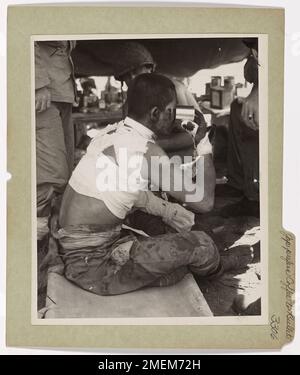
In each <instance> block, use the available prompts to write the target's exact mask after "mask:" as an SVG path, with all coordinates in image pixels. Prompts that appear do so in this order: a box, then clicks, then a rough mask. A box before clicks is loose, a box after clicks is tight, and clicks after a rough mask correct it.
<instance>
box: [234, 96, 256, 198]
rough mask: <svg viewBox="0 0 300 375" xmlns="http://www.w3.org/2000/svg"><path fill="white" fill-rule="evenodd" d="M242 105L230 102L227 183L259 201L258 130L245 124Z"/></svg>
mask: <svg viewBox="0 0 300 375" xmlns="http://www.w3.org/2000/svg"><path fill="white" fill-rule="evenodd" d="M241 110H242V105H241V104H239V103H238V102H237V101H234V102H232V104H231V110H230V121H229V131H228V158H227V167H228V184H229V185H231V186H233V187H234V188H236V189H239V190H242V191H243V192H244V195H245V196H246V197H247V198H248V199H249V200H253V201H259V132H258V131H256V130H253V129H251V128H249V127H248V126H246V125H245V124H244V122H243V120H242V118H241Z"/></svg>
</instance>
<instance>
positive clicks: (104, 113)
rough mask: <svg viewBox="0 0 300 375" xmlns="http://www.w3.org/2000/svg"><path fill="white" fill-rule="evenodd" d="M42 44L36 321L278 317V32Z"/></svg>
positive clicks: (36, 59)
mask: <svg viewBox="0 0 300 375" xmlns="http://www.w3.org/2000/svg"><path fill="white" fill-rule="evenodd" d="M31 43H32V54H31V56H32V112H33V119H34V120H33V121H34V124H33V137H34V140H35V142H33V143H34V144H35V150H34V152H33V155H32V158H33V164H34V165H35V170H34V172H33V174H34V175H33V176H32V178H33V181H35V183H34V184H33V185H34V186H33V193H32V194H33V197H34V199H33V202H34V204H35V208H34V210H33V215H34V217H33V218H32V220H33V223H35V226H34V232H35V233H34V236H33V237H34V238H35V241H34V242H35V246H36V247H35V246H34V247H33V249H32V251H33V267H32V270H33V271H32V285H33V292H32V294H33V297H34V298H33V306H32V316H33V318H32V319H33V321H35V322H38V323H36V324H43V323H45V324H51V323H53V322H54V323H53V324H57V323H58V324H59V322H60V321H61V322H64V324H72V322H78V324H81V322H84V321H85V320H87V322H89V321H91V320H93V322H95V324H97V321H98V322H99V324H105V322H109V324H114V321H116V322H118V324H122V322H123V321H124V324H133V322H134V324H139V322H142V323H141V324H147V322H148V320H149V322H153V321H154V322H156V323H157V324H160V322H163V323H164V324H177V323H178V324H181V323H182V322H183V321H184V322H185V323H187V324H189V323H190V324H202V322H203V324H204V323H205V324H207V322H209V324H211V325H213V324H227V323H228V324H234V323H235V322H239V324H240V323H241V322H243V324H255V323H256V322H258V320H257V319H262V318H263V317H264V316H266V314H267V293H268V290H267V276H268V275H267V269H266V262H267V256H268V254H267V252H268V247H267V242H266V241H267V240H266V239H265V236H264V233H265V232H266V230H267V228H266V227H265V223H266V221H267V220H266V219H267V218H266V213H264V212H263V207H264V204H265V203H266V201H264V200H265V199H267V197H266V195H267V194H264V193H265V192H266V191H267V178H265V176H267V174H266V173H264V172H265V171H266V170H267V159H266V157H265V156H266V155H265V153H266V150H267V141H266V140H267V137H266V136H264V135H263V134H262V132H263V131H265V130H263V129H266V126H263V125H264V122H265V121H266V116H267V106H266V104H265V103H266V102H267V97H268V91H267V84H266V82H267V78H266V77H267V73H268V72H267V58H266V56H267V51H268V49H267V37H266V36H263V35H259V34H258V35H231V34H230V35H227V34H224V35H219V34H218V35H211V34H210V35H209V34H207V35H202V34H201V35H185V34H183V35H176V36H174V35H135V36H132V35H130V36H128V35H119V36H117V35H114V36H107V35H98V36H87V35H80V36H78V37H74V35H72V36H71V35H70V36H59V37H57V36H55V37H51V36H50V35H49V36H43V37H38V36H35V37H33V38H32V41H31ZM35 229H36V230H35ZM221 318H222V319H221ZM150 319H151V320H150ZM153 319H154V320H153ZM160 319H161V320H160ZM126 322H127V323H126ZM83 324H84V323H83Z"/></svg>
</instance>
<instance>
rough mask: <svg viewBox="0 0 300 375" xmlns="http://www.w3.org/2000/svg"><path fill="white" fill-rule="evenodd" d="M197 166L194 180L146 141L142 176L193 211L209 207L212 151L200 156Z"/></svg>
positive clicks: (213, 172) (208, 208)
mask: <svg viewBox="0 0 300 375" xmlns="http://www.w3.org/2000/svg"><path fill="white" fill-rule="evenodd" d="M200 158H201V161H200V163H199V164H198V165H200V170H199V171H198V178H197V179H196V183H194V182H193V181H192V179H191V173H186V172H185V173H184V171H183V170H182V169H181V168H180V167H179V166H178V165H176V164H171V163H170V159H169V158H168V156H167V155H166V153H165V152H164V151H163V150H162V148H161V147H160V146H159V145H157V144H152V143H149V144H148V150H147V152H146V154H145V163H144V165H143V168H142V176H143V178H148V180H149V181H150V183H151V184H153V185H154V186H157V187H159V188H160V189H162V190H163V191H166V192H167V193H169V194H170V195H171V196H172V197H174V198H175V199H176V200H178V201H179V202H181V203H183V204H185V205H186V206H187V208H189V209H191V210H192V211H194V212H199V213H204V212H208V211H210V210H211V209H212V208H213V205H214V190H215V182H216V175H215V168H214V165H213V160H212V155H211V154H207V155H203V156H201V157H200Z"/></svg>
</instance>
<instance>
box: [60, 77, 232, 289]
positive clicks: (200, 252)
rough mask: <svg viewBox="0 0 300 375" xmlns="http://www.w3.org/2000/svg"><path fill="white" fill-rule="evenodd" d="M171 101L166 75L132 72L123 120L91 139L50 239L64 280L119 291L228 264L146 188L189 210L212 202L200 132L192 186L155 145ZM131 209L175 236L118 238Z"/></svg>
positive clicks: (184, 217) (207, 153)
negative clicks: (159, 219)
mask: <svg viewBox="0 0 300 375" xmlns="http://www.w3.org/2000/svg"><path fill="white" fill-rule="evenodd" d="M175 106H176V92H175V87H174V85H173V83H172V82H171V81H170V80H169V79H168V78H166V77H164V76H162V75H158V74H154V73H153V74H141V75H139V76H138V77H136V78H135V79H134V80H133V82H132V84H131V85H130V87H129V90H128V117H126V118H125V120H124V121H122V122H121V123H119V124H116V125H111V126H108V127H107V128H106V129H104V132H103V133H102V134H100V135H99V136H97V137H96V138H94V139H93V141H92V142H91V144H90V145H89V147H88V149H87V153H86V155H85V156H84V157H83V158H82V159H81V161H80V162H79V164H78V165H77V167H76V168H75V170H74V172H73V174H72V177H71V179H70V181H69V184H68V186H67V188H66V191H65V194H64V197H63V201H62V206H61V211H60V217H59V226H60V228H59V229H58V230H57V233H56V238H57V239H58V241H59V243H60V254H61V257H62V259H63V260H64V263H65V276H66V278H67V279H69V280H70V281H72V282H74V283H76V284H77V285H79V286H80V287H82V288H83V289H85V290H88V291H90V292H93V293H96V294H99V295H114V294H122V293H126V292H130V291H134V290H137V289H139V288H142V287H145V286H154V285H155V286H164V285H170V284H174V283H175V282H177V281H179V280H180V279H181V278H182V277H183V276H184V275H185V274H186V273H187V272H188V269H189V270H190V271H191V272H193V273H194V274H195V275H197V276H199V277H206V276H211V275H217V274H219V273H220V272H222V271H224V269H226V267H227V265H228V262H227V263H223V262H221V260H220V258H221V257H220V255H219V252H218V249H217V247H216V245H215V244H214V242H213V240H212V239H211V238H210V237H209V236H208V235H207V234H206V233H204V232H200V231H190V230H191V228H192V226H193V224H194V214H193V213H192V212H191V211H188V210H187V209H185V208H184V207H182V206H181V205H179V204H173V203H170V202H166V201H164V200H162V199H160V198H158V197H156V196H155V195H154V194H153V193H152V192H151V191H149V190H148V186H156V187H159V188H161V189H163V190H165V191H167V192H168V193H169V194H170V195H171V196H173V197H175V198H176V200H177V201H179V202H182V203H184V204H186V206H187V207H188V208H189V209H191V210H193V211H195V212H206V211H208V210H210V209H211V208H212V206H213V202H214V188H215V171H214V167H213V162H212V156H211V145H210V144H209V141H208V140H207V137H205V138H203V139H202V140H201V141H200V143H199V145H198V147H197V148H198V153H199V160H200V161H201V162H200V165H202V166H204V170H203V171H202V172H203V177H202V179H201V180H200V181H198V180H199V179H197V180H196V183H194V182H193V181H192V180H191V179H190V178H189V177H190V174H183V173H182V170H181V169H180V167H179V166H178V164H172V163H171V161H170V159H169V158H168V157H167V155H166V154H165V152H164V151H163V150H162V149H161V147H160V146H158V144H157V143H156V137H157V136H158V135H167V134H170V133H171V131H172V127H173V124H174V112H175ZM125 159H127V161H126V160H125ZM161 167H162V168H161ZM164 167H165V168H166V169H164ZM167 170H169V173H166V171H167ZM199 170H200V168H199ZM200 175H202V174H201V171H200ZM182 179H183V180H184V181H183V182H184V183H183V186H182V188H180V189H178V186H179V185H178V183H179V182H182ZM176 186H177V188H176ZM201 187H202V188H203V189H201ZM197 189H198V190H199V191H200V193H199V191H198V190H197ZM197 194H198V195H197ZM191 197H192V198H194V199H191ZM195 197H196V198H198V200H197V199H195ZM134 207H138V208H139V209H142V210H145V211H146V212H149V213H151V214H153V215H158V216H161V217H162V219H163V220H164V221H165V222H166V223H168V224H169V225H171V226H173V228H175V229H176V230H177V232H178V233H168V234H165V235H162V236H158V237H154V238H150V237H149V238H144V237H143V238H137V237H135V236H134V235H128V236H125V237H122V236H121V225H122V223H123V222H124V219H125V218H126V216H127V215H128V213H129V212H130V211H131V210H132V209H133V208H134ZM225 258H227V259H229V257H228V256H227V257H225Z"/></svg>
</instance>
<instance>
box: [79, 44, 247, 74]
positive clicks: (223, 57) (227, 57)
mask: <svg viewBox="0 0 300 375" xmlns="http://www.w3.org/2000/svg"><path fill="white" fill-rule="evenodd" d="M136 41H138V42H140V43H142V44H144V46H145V47H146V48H147V49H148V50H149V51H150V52H151V54H152V56H153V58H154V60H155V62H156V64H157V71H158V72H161V73H164V74H169V75H172V76H176V77H190V76H192V75H194V74H195V73H196V72H197V71H199V70H201V69H207V68H215V67H217V66H220V65H223V64H228V63H233V62H238V61H241V60H243V59H244V58H245V57H246V56H247V54H248V53H249V49H248V48H247V47H246V46H245V45H244V43H243V40H242V39H241V38H189V39H143V40H136ZM122 43H124V41H123V40H79V41H78V42H77V46H76V48H75V50H74V51H73V61H74V66H75V75H76V76H77V77H83V76H110V75H113V72H114V66H115V64H116V56H117V52H118V49H119V47H120V45H121V44H122Z"/></svg>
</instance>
